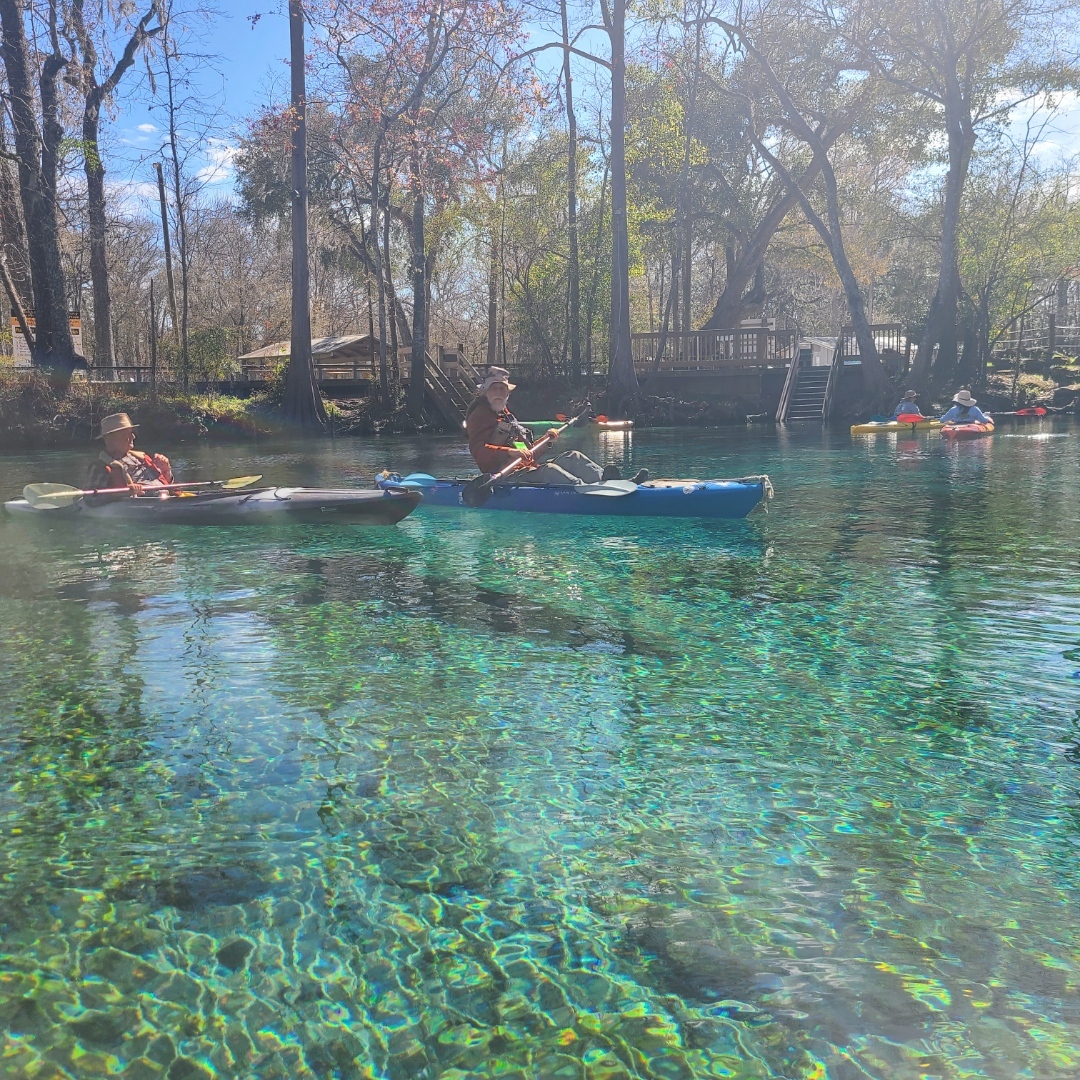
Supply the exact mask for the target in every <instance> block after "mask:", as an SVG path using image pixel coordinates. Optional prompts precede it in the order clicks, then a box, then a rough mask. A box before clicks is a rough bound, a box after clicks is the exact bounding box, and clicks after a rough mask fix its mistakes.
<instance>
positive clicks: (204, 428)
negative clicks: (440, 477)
mask: <svg viewBox="0 0 1080 1080" xmlns="http://www.w3.org/2000/svg"><path fill="white" fill-rule="evenodd" d="M1040 389H1042V388H1040ZM1063 389H1065V388H1058V390H1059V391H1060V390H1063ZM1069 389H1072V390H1073V391H1074V393H1075V391H1076V389H1080V388H1069ZM1043 396H1046V397H1047V398H1048V399H1049V400H1047V401H1045V402H1043V401H1041V400H1039V399H1040V398H1042V397H1043ZM979 399H980V404H981V407H983V408H985V409H987V410H989V411H990V412H991V413H994V412H998V413H1001V412H1007V411H1009V410H1012V409H1015V408H1018V407H1020V406H1021V404H1022V405H1035V404H1046V405H1052V404H1059V401H1060V398H1059V393H1050V394H1045V395H1044V394H1042V393H1039V394H1032V395H1030V397H1029V395H1028V394H1027V393H1024V394H1021V395H1020V400H1019V401H1015V402H1014V401H1010V398H1009V396H1007V395H1005V394H1003V393H1001V392H1000V389H999V388H998V387H995V386H994V385H992V384H991V385H990V386H988V387H986V388H984V389H983V390H982V391H981V392H980V394H979ZM1055 399H1058V400H1055ZM589 400H591V401H592V404H593V408H594V409H595V411H596V412H597V413H598V414H607V415H609V416H610V417H611V418H612V419H630V420H633V422H634V426H635V429H637V430H647V429H649V428H663V427H688V428H698V429H700V428H717V429H720V428H738V427H746V426H748V425H749V426H761V427H765V426H771V425H772V424H773V423H774V420H773V417H772V416H771V415H770V414H768V413H760V414H757V415H748V414H747V413H746V412H745V410H744V408H742V407H741V406H740V405H739V404H737V403H735V402H732V401H719V400H691V401H683V400H679V399H677V398H673V397H672V398H667V397H657V396H650V395H645V394H643V395H641V396H640V397H638V398H637V399H636V400H635V401H633V402H629V401H621V402H620V401H618V400H615V399H613V398H612V396H611V395H610V394H609V393H608V392H607V391H606V390H601V388H599V387H593V388H588V387H582V386H561V385H560V386H543V387H540V386H537V387H534V388H533V387H521V389H520V390H519V391H518V393H517V394H516V396H515V400H514V403H513V407H514V411H515V414H516V415H518V416H552V417H553V416H554V415H555V414H556V413H558V412H563V413H570V412H571V411H573V410H574V409H575V408H580V407H581V405H582V404H583V403H584V402H586V401H589ZM926 403H927V405H928V406H930V405H931V401H930V396H929V395H927V398H926ZM326 404H327V411H328V413H329V416H330V423H329V425H328V426H327V429H326V430H325V435H328V436H331V437H346V438H349V437H373V436H379V435H425V434H427V435H436V434H454V432H453V431H452V430H448V429H446V428H444V427H439V426H435V425H430V424H423V425H418V424H416V423H415V422H414V421H413V420H412V418H411V417H410V416H409V415H408V414H407V413H406V412H405V409H404V407H403V405H402V404H400V403H396V404H395V405H394V406H392V407H391V408H389V409H387V408H385V407H383V406H382V405H381V404H380V403H378V402H375V401H372V400H371V399H370V398H357V399H341V400H335V399H327V401H326ZM1069 404H1070V405H1071V408H1070V409H1069V411H1072V412H1075V411H1076V408H1075V404H1074V403H1072V402H1070V403H1069ZM1059 408H1060V404H1059ZM924 411H926V412H927V415H933V414H934V409H933V408H928V409H927V410H924ZM1055 411H1057V410H1055ZM114 412H129V413H131V414H133V416H134V418H135V420H136V422H137V423H140V424H141V425H143V426H145V427H146V428H147V429H149V430H152V431H153V433H154V438H155V440H157V441H160V442H163V443H169V444H173V445H175V444H182V443H185V442H190V441H193V440H203V439H205V440H208V441H210V442H215V443H252V442H258V441H259V440H260V439H270V438H276V437H280V436H284V435H288V434H290V431H289V429H288V428H287V427H286V426H285V425H284V424H283V423H282V422H281V420H280V417H279V415H278V408H277V404H276V402H274V401H272V400H270V399H269V398H268V397H267V396H266V395H258V396H253V397H248V398H239V397H230V396H225V395H218V394H206V393H201V394H200V393H187V394H184V393H182V392H180V391H178V390H175V389H172V388H169V389H168V390H167V391H164V392H162V393H161V394H159V395H157V396H156V397H154V398H150V397H148V396H146V397H144V396H141V395H132V394H131V393H130V391H128V390H126V389H125V388H124V387H123V385H122V384H116V385H115V386H112V385H109V384H100V383H98V384H93V385H91V384H89V383H79V382H76V383H75V384H73V386H72V388H71V390H70V391H69V392H68V393H67V394H66V395H64V396H60V395H58V394H56V393H55V392H54V391H53V390H52V389H51V388H50V387H49V385H48V383H47V381H46V380H45V379H44V378H41V377H38V378H26V377H25V376H20V377H17V378H10V377H8V378H4V377H2V376H0V451H19V450H22V451H27V450H47V449H66V448H72V449H74V448H80V447H87V446H91V445H93V442H94V436H95V434H96V432H97V428H98V425H99V424H100V422H101V418H102V417H103V416H107V415H109V414H110V413H114ZM861 419H864V418H863V417H861V416H858V417H856V416H850V417H849V416H842V415H839V414H838V415H837V416H835V417H832V418H831V419H830V420H829V421H826V423H825V426H826V427H838V428H839V427H842V426H846V425H847V424H848V423H850V422H852V421H855V422H858V421H859V420H861ZM291 434H296V433H291ZM300 437H303V436H302V435H301V436H300Z"/></svg>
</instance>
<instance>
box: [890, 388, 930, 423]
mask: <svg viewBox="0 0 1080 1080" xmlns="http://www.w3.org/2000/svg"><path fill="white" fill-rule="evenodd" d="M918 396H919V395H918V394H916V393H915V391H914V390H905V391H904V396H903V397H902V398H901V399H900V403H899V404H898V405H897V406H896V408H895V409H893V411H892V416H890V417H889V419H890V420H896V419H898V418H899V417H901V416H922V409H920V408H919V403H918V402H917V401H916V400H915V399H916V398H917V397H918Z"/></svg>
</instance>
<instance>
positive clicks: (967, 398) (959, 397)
mask: <svg viewBox="0 0 1080 1080" xmlns="http://www.w3.org/2000/svg"><path fill="white" fill-rule="evenodd" d="M953 401H955V402H956V404H957V405H974V404H975V399H974V398H973V397H972V396H971V391H970V390H958V391H957V392H956V393H955V394H954V395H953Z"/></svg>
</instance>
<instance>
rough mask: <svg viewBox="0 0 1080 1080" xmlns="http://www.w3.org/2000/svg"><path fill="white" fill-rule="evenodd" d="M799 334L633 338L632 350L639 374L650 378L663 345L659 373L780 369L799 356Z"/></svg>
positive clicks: (757, 331)
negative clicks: (726, 369) (649, 374)
mask: <svg viewBox="0 0 1080 1080" xmlns="http://www.w3.org/2000/svg"><path fill="white" fill-rule="evenodd" d="M798 336H799V335H798V331H797V330H769V329H768V328H766V327H763V326H762V327H757V326H754V327H743V328H740V329H738V330H691V331H689V332H688V333H679V334H672V333H669V334H668V335H667V340H666V341H662V340H661V339H662V338H663V334H661V333H659V332H657V333H649V334H632V335H631V338H630V346H631V350H632V352H633V356H634V367H635V369H636V370H637V372H638V374H639V375H640V374H646V373H648V372H650V371H652V370H653V366H654V365H655V364H656V351H657V350H658V349H659V348H660V347H661V345H663V350H664V351H663V355H662V356H661V357H660V363H659V365H657V366H656V370H657V372H671V373H678V372H687V373H690V372H710V371H719V370H723V369H725V368H738V367H780V366H782V365H785V364H787V363H789V362H790V361H791V360H792V359H793V358H794V356H795V349H796V344H797V341H798Z"/></svg>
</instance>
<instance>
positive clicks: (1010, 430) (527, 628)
mask: <svg viewBox="0 0 1080 1080" xmlns="http://www.w3.org/2000/svg"><path fill="white" fill-rule="evenodd" d="M575 438H576V443H575V445H577V446H578V447H579V448H580V449H583V450H585V451H586V452H588V453H590V454H592V455H593V456H594V457H596V458H597V459H598V460H600V461H601V462H603V463H607V462H614V463H619V464H621V465H623V466H624V468H625V470H626V471H625V475H629V473H630V472H632V471H633V470H635V469H637V468H639V467H641V466H646V467H648V468H649V469H651V470H652V472H653V475H654V476H661V475H667V476H697V477H708V476H741V475H746V474H751V473H760V472H767V473H769V474H770V476H771V477H772V480H773V483H774V484H775V486H776V498H775V500H774V501H773V502H772V503H771V505H770V506H769V508H768V511H769V512H768V513H764V512H762V511H760V510H759V511H756V512H755V513H754V514H753V515H752V516H751V517H750V518H749V519H747V520H746V521H739V522H730V521H729V522H724V521H719V522H716V521H711V522H710V521H676V522H664V521H653V520H640V521H634V520H633V519H627V520H615V519H585V518H582V519H575V518H560V519H553V518H547V517H544V516H542V515H531V516H529V515H511V514H505V513H498V512H490V511H465V510H435V509H428V508H424V507H421V508H420V509H419V510H418V511H417V512H416V513H415V514H413V515H412V516H411V517H410V518H408V519H407V520H405V521H404V522H402V523H401V524H400V525H397V526H394V527H390V528H355V527H354V528H349V527H341V526H327V527H317V526H287V527H278V528H271V529H265V530H263V529H258V528H248V529H239V528H237V529H227V528H204V529H183V528H171V529H167V530H161V531H157V532H153V533H138V532H136V531H133V530H130V529H124V528H121V527H117V526H108V527H106V526H104V525H102V524H97V525H93V526H87V527H85V528H79V529H76V528H75V527H74V526H73V525H72V524H70V523H66V524H65V523H50V522H47V521H10V520H3V521H0V662H2V666H3V672H4V675H3V679H2V680H0V715H2V717H3V726H2V729H0V837H2V843H0V1031H3V1032H5V1034H4V1035H3V1036H2V1037H3V1044H2V1051H0V1075H3V1076H11V1077H34V1076H41V1077H63V1076H73V1077H83V1076H87V1077H88V1076H114V1075H119V1076H124V1077H129V1078H135V1077H138V1078H152V1077H158V1076H160V1077H165V1076H168V1077H169V1078H171V1080H186V1078H199V1077H211V1076H218V1077H237V1078H239V1077H257V1078H260V1080H263V1078H278V1077H281V1078H286V1077H288V1078H295V1077H318V1078H320V1080H321V1078H324V1077H325V1078H330V1077H342V1078H352V1077H380V1078H392V1080H406V1078H418V1077H419V1078H425V1080H427V1078H432V1080H434V1078H436V1077H438V1078H448V1080H449V1078H454V1080H460V1078H464V1077H466V1076H468V1077H477V1078H481V1077H482V1078H487V1077H492V1078H494V1077H520V1078H522V1080H533V1078H537V1077H544V1078H548V1077H550V1078H562V1077H566V1078H572V1077H573V1078H576V1077H588V1078H590V1080H599V1078H612V1080H613V1078H617V1077H663V1078H682V1077H686V1078H689V1077H738V1078H760V1080H764V1078H788V1080H824V1078H826V1077H829V1078H833V1080H848V1078H851V1080H855V1078H866V1077H873V1078H880V1080H908V1078H910V1080H916V1078H921V1077H948V1078H969V1077H993V1078H1003V1080H1004V1078H1013V1077H1021V1076H1023V1077H1030V1078H1036V1080H1049V1078H1062V1080H1064V1078H1066V1077H1073V1076H1075V1075H1077V1073H1080V918H1078V906H1077V902H1078V900H1080V798H1078V789H1080V720H1078V717H1080V577H1078V575H1077V547H1078V543H1080V540H1078V538H1080V499H1078V495H1080V454H1078V447H1080V426H1078V425H1077V424H1076V422H1075V421H1072V420H1041V421H1032V422H1028V423H1027V424H1023V425H1022V424H1020V423H1016V424H1014V425H1009V426H1002V427H1000V428H999V430H998V433H997V434H995V435H994V436H993V437H992V438H991V439H986V440H982V441H979V442H974V443H967V444H960V445H953V446H949V445H945V444H944V443H943V440H941V439H940V437H939V436H937V435H936V434H933V433H929V434H919V435H915V436H904V437H896V436H888V437H877V438H874V439H869V438H866V439H852V438H850V437H849V436H848V434H847V433H846V432H840V431H834V432H825V433H823V432H822V431H821V430H820V429H818V428H816V427H807V428H803V429H800V428H793V429H792V430H791V431H778V430H776V429H773V428H772V427H769V428H767V429H761V430H759V429H754V428H748V429H747V430H746V431H745V432H743V431H739V430H719V431H704V432H683V431H677V430H658V431H640V432H634V433H632V434H631V435H624V434H622V433H604V434H602V435H595V434H594V435H584V436H575ZM152 443H153V440H152V438H150V436H149V433H148V434H147V436H146V437H145V438H143V439H141V440H140V445H142V446H144V447H145V448H147V449H159V447H157V446H154V445H152ZM160 449H164V450H165V451H166V452H168V453H169V454H170V456H171V457H172V458H173V462H174V467H175V468H176V471H177V473H178V474H181V475H182V477H183V478H184V479H188V478H205V477H209V476H217V477H228V476H238V475H243V474H249V473H262V474H263V475H264V476H265V478H266V480H267V482H274V483H283V484H305V485H335V486H342V485H347V484H363V485H364V486H368V485H370V484H371V482H372V477H373V476H374V474H375V473H376V471H378V470H380V469H382V468H384V467H390V468H394V469H397V470H398V471H401V472H406V471H410V470H423V471H428V472H434V473H438V474H441V475H454V474H458V475H462V474H468V473H469V472H470V471H471V470H470V467H469V462H468V459H467V456H466V454H465V453H464V451H463V448H462V446H461V444H460V442H459V441H458V440H456V439H453V438H442V437H439V438H424V439H371V440H337V441H330V440H325V441H316V442H311V443H309V442H302V441H293V442H265V443H255V444H245V445H243V446H239V447H238V446H229V447H221V446H218V447H214V446H209V445H201V444H191V445H183V446H176V447H161V448H160ZM92 454H93V450H92V449H89V448H88V451H87V453H86V454H85V455H78V454H73V453H70V452H66V451H65V452H55V453H44V454H37V455H33V456H30V455H24V456H15V455H6V456H3V457H0V494H3V495H4V497H5V498H6V497H12V496H14V495H16V494H17V493H18V491H19V490H20V489H21V487H22V486H23V485H24V484H25V483H28V482H31V481H58V482H72V481H76V482H77V481H78V480H79V479H80V478H81V476H82V474H83V472H84V470H85V467H86V463H87V461H88V459H89V458H91V457H92Z"/></svg>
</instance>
